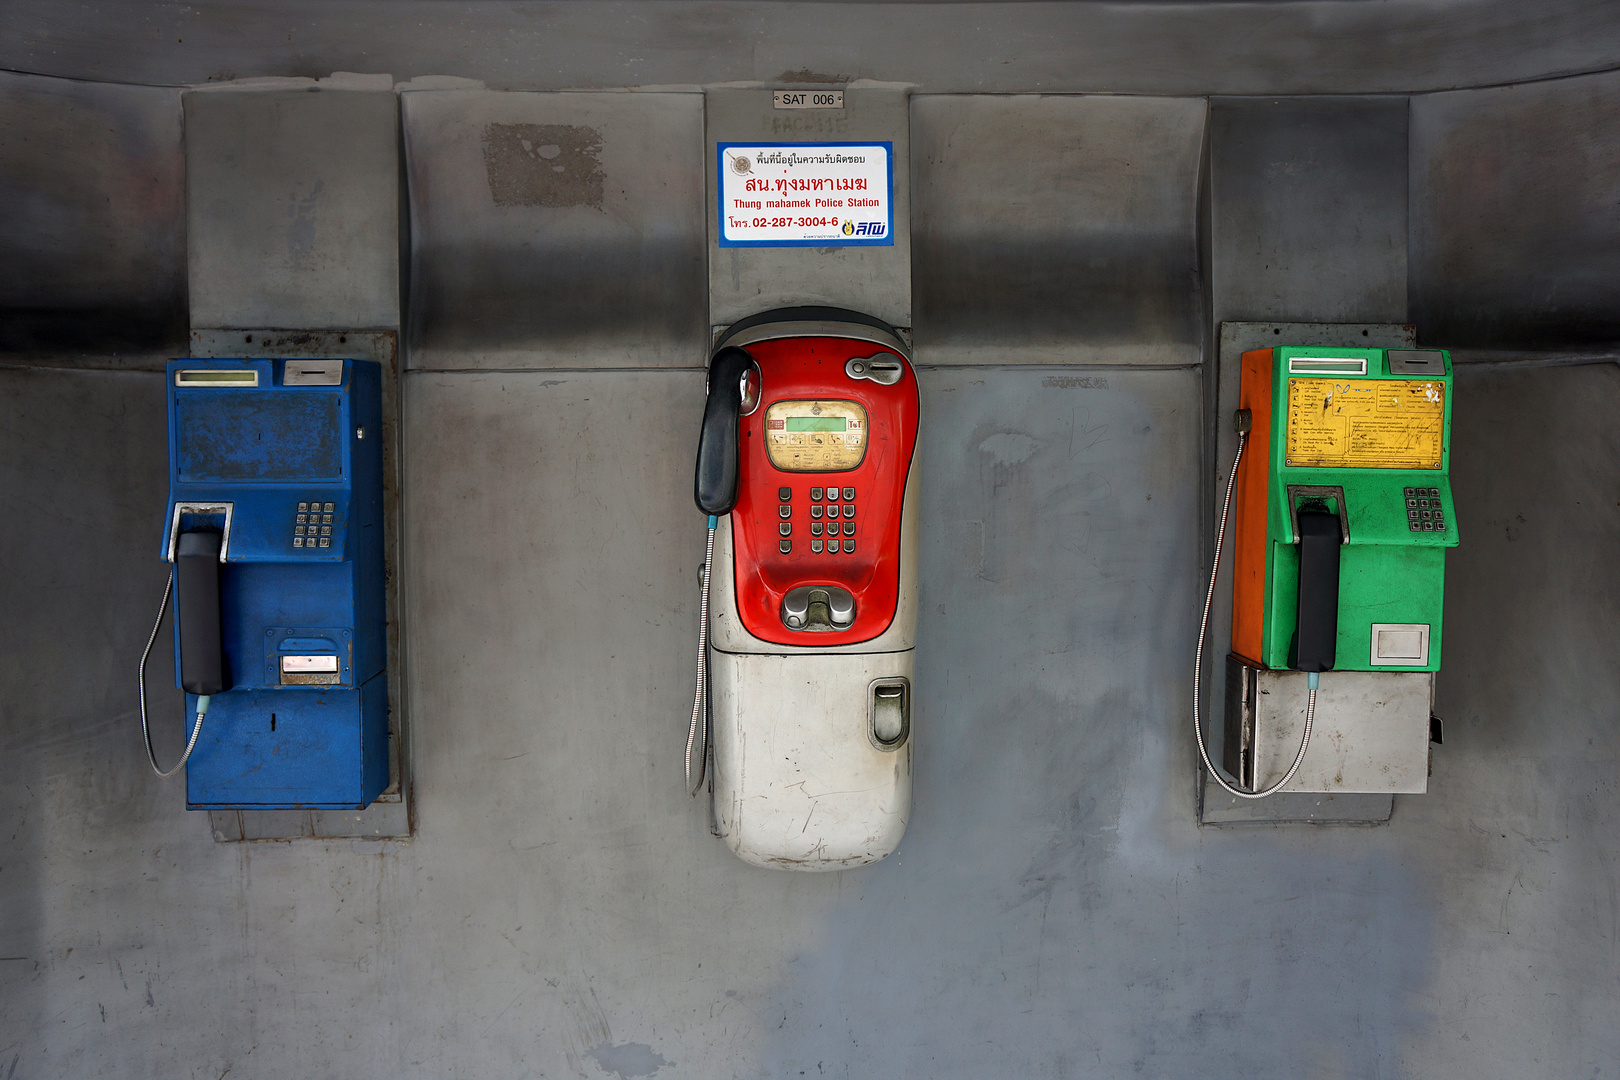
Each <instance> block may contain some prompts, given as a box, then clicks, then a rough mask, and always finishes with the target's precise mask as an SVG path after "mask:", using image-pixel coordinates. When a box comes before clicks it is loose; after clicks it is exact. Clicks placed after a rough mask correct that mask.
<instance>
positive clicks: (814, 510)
mask: <svg viewBox="0 0 1620 1080" xmlns="http://www.w3.org/2000/svg"><path fill="white" fill-rule="evenodd" d="M820 517H821V507H820V506H819V505H817V506H812V507H811V508H810V519H811V520H812V521H814V520H816V519H818V518H820Z"/></svg>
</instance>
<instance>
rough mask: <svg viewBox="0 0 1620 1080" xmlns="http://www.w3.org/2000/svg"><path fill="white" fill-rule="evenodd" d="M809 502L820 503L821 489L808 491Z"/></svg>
mask: <svg viewBox="0 0 1620 1080" xmlns="http://www.w3.org/2000/svg"><path fill="white" fill-rule="evenodd" d="M810 501H811V502H820V501H821V489H820V488H811V489H810Z"/></svg>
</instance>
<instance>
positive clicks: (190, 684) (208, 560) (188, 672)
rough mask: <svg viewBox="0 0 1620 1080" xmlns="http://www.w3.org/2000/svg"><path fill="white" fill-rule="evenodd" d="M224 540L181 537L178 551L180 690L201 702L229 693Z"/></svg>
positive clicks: (211, 535) (210, 534) (206, 534)
mask: <svg viewBox="0 0 1620 1080" xmlns="http://www.w3.org/2000/svg"><path fill="white" fill-rule="evenodd" d="M223 540H224V537H223V535H222V534H220V533H218V532H215V531H213V530H211V529H209V530H199V531H197V532H183V533H181V534H180V536H179V538H178V540H177V542H176V544H175V550H174V567H175V571H174V572H175V583H174V584H175V618H176V619H178V620H179V623H180V685H181V686H182V687H183V688H184V689H185V690H186V692H187V693H191V694H197V695H199V696H202V697H208V696H212V695H214V694H219V693H223V692H224V691H226V690H229V689H230V688H231V684H230V679H229V677H228V675H227V673H226V671H225V648H224V635H223V633H222V632H221V623H220V608H219V551H220V545H221V543H222V542H223Z"/></svg>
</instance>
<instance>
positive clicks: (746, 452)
mask: <svg viewBox="0 0 1620 1080" xmlns="http://www.w3.org/2000/svg"><path fill="white" fill-rule="evenodd" d="M748 352H749V353H750V354H751V355H752V356H753V357H754V360H755V361H756V362H757V363H758V364H759V371H760V404H759V407H758V408H757V409H755V410H754V411H753V412H752V413H751V414H749V415H748V416H745V417H743V418H742V420H741V421H740V426H741V429H742V430H741V438H740V439H739V440H738V441H739V444H740V447H741V449H740V453H739V462H738V495H737V505H736V507H735V509H733V510H732V512H731V527H732V544H733V552H734V554H733V559H734V565H735V570H736V582H737V611H738V614H739V615H740V617H741V618H742V623H743V626H744V627H745V628H747V630H748V632H749V633H750V634H752V635H754V636H755V637H757V638H760V639H761V640H764V641H769V642H773V643H776V644H780V645H798V646H805V647H825V646H829V645H853V644H856V643H858V642H862V641H870V640H872V639H873V638H875V637H878V636H879V635H880V634H882V633H883V632H884V631H885V630H887V629H888V628H889V625H890V624H891V623H893V622H894V616H895V610H896V608H897V606H898V604H899V599H900V514H901V508H902V505H903V503H904V500H905V491H906V477H907V474H908V473H909V472H910V471H911V457H912V451H913V449H914V448H915V447H916V444H917V414H918V397H917V377H916V373H915V372H914V371H913V370H912V367H911V365H910V364H909V363H906V362H905V360H904V358H903V357H900V356H899V355H898V354H896V353H894V352H892V351H891V350H888V349H885V348H883V347H882V346H880V345H876V344H873V343H872V342H870V341H860V340H857V339H854V338H839V337H802V338H781V339H777V340H774V341H762V342H756V343H754V344H751V345H749V346H748ZM877 354H883V356H882V358H883V359H885V360H890V361H892V360H899V361H900V363H901V375H900V378H899V380H898V381H897V382H895V383H894V385H892V386H884V385H881V384H880V383H878V382H874V381H872V380H870V379H857V378H852V377H851V376H850V375H848V374H847V373H846V371H845V367H844V365H845V364H846V363H847V362H848V361H849V360H851V359H854V358H867V357H872V356H876V355H877ZM808 399H819V400H838V401H854V402H857V403H859V404H860V405H861V406H863V407H864V408H865V409H866V414H867V429H868V430H867V437H866V452H865V456H863V457H862V458H861V461H860V464H859V465H857V466H855V467H854V468H853V469H848V470H844V471H838V472H789V471H786V470H783V469H779V468H777V467H776V466H775V465H773V464H772V463H771V460H770V456H769V452H768V450H767V446H766V433H765V423H766V414H767V412H768V411H769V409H770V406H771V405H773V404H775V403H777V402H782V401H801V400H808ZM783 488H787V489H790V490H789V498H787V499H783V498H781V497H780V496H781V489H783ZM812 488H815V489H819V490H820V491H821V494H822V497H821V498H820V499H815V500H812V499H811V497H810V496H811V494H812V491H811V489H812ZM847 488H853V489H854V495H855V497H854V498H853V499H846V498H844V494H845V489H847ZM834 489H836V491H837V494H832V492H833V490H834ZM782 507H787V513H786V516H784V515H783V511H782V509H781V508H782ZM812 507H816V508H817V511H816V512H817V513H818V514H819V515H820V516H818V517H812V510H811V508H812ZM829 507H837V509H836V510H835V511H829V509H828V508H829ZM848 507H853V508H854V510H853V515H852V516H851V514H850V511H849V510H848V509H846V508H848ZM829 513H836V514H837V518H836V520H832V519H830V518H829V517H828V514H829ZM812 523H815V524H817V525H819V526H820V528H819V531H820V533H821V534H822V535H821V536H812V530H811V525H812ZM850 524H853V526H854V529H853V534H852V535H846V534H849V533H850V530H849V529H848V528H847V526H848V525H850ZM784 525H785V526H787V529H786V530H784V529H783V528H782V526H784ZM834 526H836V528H837V543H838V548H837V551H836V553H833V551H831V550H830V548H831V545H832V543H833V540H832V538H831V537H830V536H828V535H827V533H828V531H829V529H830V528H832V527H834ZM784 531H785V532H786V533H787V535H783V533H784ZM814 540H819V541H820V544H819V545H818V546H820V547H821V548H822V551H821V552H819V553H817V552H814V551H812V541H814ZM848 541H853V545H852V546H853V548H854V550H853V551H849V552H846V551H845V550H844V549H845V547H846V546H849V545H847V544H846V542H848ZM784 547H788V548H790V549H791V550H788V551H785V552H784V551H783V550H782V548H784ZM828 585H833V586H839V587H841V588H844V589H847V590H848V591H849V593H850V594H851V595H852V596H853V597H854V598H855V618H854V621H853V622H852V623H850V625H849V626H848V627H847V628H845V629H842V630H820V631H805V630H790V629H789V628H788V627H787V626H785V625H784V624H783V622H782V616H781V605H782V598H783V597H784V596H785V595H786V594H787V593H788V591H789V590H791V589H795V588H798V587H799V586H810V587H816V586H828Z"/></svg>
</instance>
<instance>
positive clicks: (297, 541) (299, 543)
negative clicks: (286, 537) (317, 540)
mask: <svg viewBox="0 0 1620 1080" xmlns="http://www.w3.org/2000/svg"><path fill="white" fill-rule="evenodd" d="M303 546H304V538H303V537H302V536H295V537H293V547H296V548H301V547H303Z"/></svg>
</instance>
